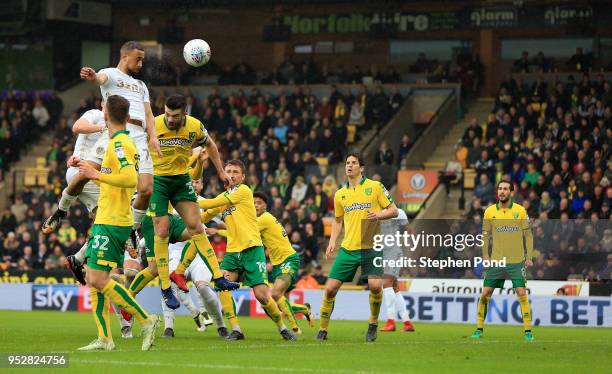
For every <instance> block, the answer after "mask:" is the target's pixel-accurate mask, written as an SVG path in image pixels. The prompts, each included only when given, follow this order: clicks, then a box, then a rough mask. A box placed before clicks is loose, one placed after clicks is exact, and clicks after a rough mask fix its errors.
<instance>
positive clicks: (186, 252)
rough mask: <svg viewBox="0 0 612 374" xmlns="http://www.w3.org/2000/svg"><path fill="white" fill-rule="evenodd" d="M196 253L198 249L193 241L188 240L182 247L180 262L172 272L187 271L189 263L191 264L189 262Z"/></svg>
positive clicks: (182, 272)
mask: <svg viewBox="0 0 612 374" xmlns="http://www.w3.org/2000/svg"><path fill="white" fill-rule="evenodd" d="M196 253H198V249H197V248H196V246H195V245H193V242H192V241H191V240H190V241H189V242H187V244H186V245H185V248H183V253H182V255H181V262H179V264H178V266H177V267H176V270H174V272H175V273H177V274H185V272H186V271H187V268H188V267H189V265H191V262H192V261H193V259H194V258H195V256H196Z"/></svg>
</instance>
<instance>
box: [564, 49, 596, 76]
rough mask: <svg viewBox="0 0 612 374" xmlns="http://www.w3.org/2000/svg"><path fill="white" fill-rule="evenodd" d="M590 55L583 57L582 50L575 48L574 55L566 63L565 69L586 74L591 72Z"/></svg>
mask: <svg viewBox="0 0 612 374" xmlns="http://www.w3.org/2000/svg"><path fill="white" fill-rule="evenodd" d="M592 58H593V57H592V54H588V55H585V54H584V52H583V51H582V48H580V47H578V48H576V53H575V54H574V55H573V56H572V57H571V58H570V59H569V60H568V61H567V67H568V68H570V69H572V70H574V69H575V71H580V72H583V73H587V72H589V71H590V70H591V64H592Z"/></svg>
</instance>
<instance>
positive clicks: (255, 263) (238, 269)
mask: <svg viewBox="0 0 612 374" xmlns="http://www.w3.org/2000/svg"><path fill="white" fill-rule="evenodd" d="M219 267H220V268H221V269H222V270H227V271H232V272H235V273H238V274H240V275H241V276H243V277H244V281H243V282H242V283H244V285H246V286H249V287H253V286H257V285H258V284H263V283H267V282H268V270H267V268H266V253H265V251H264V247H262V246H255V247H250V248H247V249H244V250H242V252H226V253H225V256H224V257H223V262H221V265H219Z"/></svg>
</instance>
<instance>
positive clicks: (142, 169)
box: [42, 41, 161, 248]
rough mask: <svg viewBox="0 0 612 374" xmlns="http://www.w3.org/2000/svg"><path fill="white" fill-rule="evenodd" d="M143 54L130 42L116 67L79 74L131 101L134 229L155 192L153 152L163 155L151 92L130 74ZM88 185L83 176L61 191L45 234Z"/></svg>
mask: <svg viewBox="0 0 612 374" xmlns="http://www.w3.org/2000/svg"><path fill="white" fill-rule="evenodd" d="M144 53H145V52H144V48H143V47H142V45H141V44H140V43H138V42H135V41H129V42H126V43H124V44H123V46H122V47H121V59H120V60H119V64H118V65H117V67H116V68H106V69H102V70H100V71H99V72H97V73H96V71H95V70H94V69H92V68H90V67H83V68H82V69H81V72H80V75H81V79H84V80H88V81H91V82H92V83H93V84H95V85H97V86H99V87H100V91H101V93H102V97H103V98H106V97H108V96H109V95H119V96H122V97H124V98H125V99H127V100H128V101H129V102H130V112H129V120H128V123H127V126H126V129H127V130H128V131H129V133H130V137H131V138H132V140H133V141H134V144H136V147H137V149H138V154H139V176H138V196H137V198H136V200H135V201H134V203H133V206H132V213H133V215H134V228H135V229H137V228H138V227H139V226H140V222H141V220H142V217H143V216H144V214H145V213H146V209H147V208H148V205H149V200H150V198H151V194H152V192H153V161H152V159H151V154H150V152H158V154H160V155H161V150H160V147H159V141H158V139H157V135H156V134H155V126H154V118H153V112H152V110H151V103H150V99H149V90H148V89H147V86H146V85H145V84H144V82H143V81H141V80H139V79H135V78H133V77H132V76H131V75H130V74H136V73H138V72H139V71H140V70H141V69H142V63H143V60H144ZM147 138H148V143H147ZM108 140H109V138H108V136H102V137H100V139H98V142H97V143H96V144H95V145H94V147H93V151H94V152H93V154H90V157H88V158H87V159H86V160H87V161H94V162H95V161H96V159H99V160H101V159H102V157H103V156H104V150H105V149H106V144H108ZM100 164H101V162H100ZM98 169H99V167H98ZM87 182H88V180H87V179H86V178H84V177H75V178H73V180H72V181H71V183H69V184H68V187H66V189H64V191H63V192H62V197H61V199H60V201H59V204H58V209H57V210H56V211H55V212H54V213H53V215H51V216H50V217H49V218H47V220H46V221H45V223H44V224H43V227H42V231H43V233H45V234H50V233H51V232H53V231H55V229H56V228H57V227H58V226H59V223H60V222H61V220H62V219H63V218H64V217H65V216H66V212H67V210H68V208H69V207H70V205H71V203H72V202H73V201H74V200H75V199H76V198H77V196H78V195H79V194H80V193H81V191H82V189H83V187H84V185H85V184H86V183H87ZM131 241H132V245H133V247H134V248H135V247H136V246H137V243H136V238H135V235H132V238H131Z"/></svg>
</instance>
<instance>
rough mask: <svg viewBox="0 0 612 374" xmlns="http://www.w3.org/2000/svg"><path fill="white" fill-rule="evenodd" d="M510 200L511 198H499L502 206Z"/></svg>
mask: <svg viewBox="0 0 612 374" xmlns="http://www.w3.org/2000/svg"><path fill="white" fill-rule="evenodd" d="M508 200H510V196H506V197H505V198H501V197H500V198H499V202H500V203H502V204H505V203H507V202H508Z"/></svg>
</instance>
